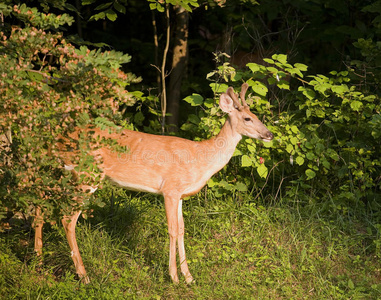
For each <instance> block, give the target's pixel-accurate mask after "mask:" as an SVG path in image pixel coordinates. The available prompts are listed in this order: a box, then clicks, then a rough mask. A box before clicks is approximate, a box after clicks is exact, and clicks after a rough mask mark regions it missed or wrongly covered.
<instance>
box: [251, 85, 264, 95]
mask: <svg viewBox="0 0 381 300" xmlns="http://www.w3.org/2000/svg"><path fill="white" fill-rule="evenodd" d="M251 87H252V89H253V91H254V92H256V93H257V94H258V95H261V96H266V95H267V92H268V89H267V86H266V85H265V84H264V83H263V82H260V81H254V82H253V84H251Z"/></svg>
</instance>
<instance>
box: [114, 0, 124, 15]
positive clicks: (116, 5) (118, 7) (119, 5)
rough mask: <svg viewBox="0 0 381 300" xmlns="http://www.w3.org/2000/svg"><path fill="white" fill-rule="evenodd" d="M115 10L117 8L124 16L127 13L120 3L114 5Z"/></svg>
mask: <svg viewBox="0 0 381 300" xmlns="http://www.w3.org/2000/svg"><path fill="white" fill-rule="evenodd" d="M114 8H115V9H116V10H117V11H118V12H120V13H122V14H125V13H126V8H125V7H124V6H123V5H121V4H120V3H118V2H115V3H114Z"/></svg>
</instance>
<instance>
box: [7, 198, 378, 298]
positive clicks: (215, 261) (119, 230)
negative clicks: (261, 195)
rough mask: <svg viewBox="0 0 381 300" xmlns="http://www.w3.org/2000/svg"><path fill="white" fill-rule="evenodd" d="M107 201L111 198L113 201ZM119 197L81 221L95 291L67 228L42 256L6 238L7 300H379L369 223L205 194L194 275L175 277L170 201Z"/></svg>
mask: <svg viewBox="0 0 381 300" xmlns="http://www.w3.org/2000/svg"><path fill="white" fill-rule="evenodd" d="M105 195H106V194H105ZM133 196H134V197H132V196H128V197H124V198H125V199H124V200H123V201H121V199H120V198H118V197H116V198H115V199H114V201H113V205H107V206H105V207H103V208H97V209H95V211H94V218H91V219H89V220H83V219H82V220H81V221H80V223H79V224H78V226H77V239H78V243H79V247H80V251H81V253H82V257H83V260H84V263H85V266H86V269H87V272H88V274H89V276H90V279H91V283H90V284H89V285H83V284H81V283H79V282H78V281H77V280H76V278H75V275H74V266H73V263H72V261H71V258H70V254H69V252H70V251H69V248H68V245H67V243H66V239H65V237H64V233H63V229H62V228H61V227H60V226H51V227H50V228H48V227H49V226H47V228H46V230H45V231H44V238H45V241H44V242H45V244H44V257H43V264H42V265H40V264H39V262H38V260H37V258H36V257H35V256H34V255H33V234H32V233H30V231H28V230H25V228H24V229H23V228H21V227H20V228H19V227H17V226H16V227H14V229H12V230H10V231H8V232H4V233H2V234H1V235H0V298H1V297H2V298H3V299H381V283H380V279H381V273H380V272H381V263H380V259H379V258H380V255H379V247H378V246H379V244H380V237H379V235H377V231H375V228H377V225H375V226H374V225H373V223H372V222H373V221H372V219H371V217H370V216H367V215H366V214H364V213H362V214H360V215H354V214H352V215H349V214H348V213H346V214H344V213H339V212H336V213H332V214H330V215H327V214H325V215H323V214H322V213H321V211H319V206H318V205H316V204H315V205H312V204H304V205H301V204H300V203H298V202H294V203H290V202H288V203H282V202H273V203H271V204H270V205H266V207H264V206H261V205H260V204H254V203H250V201H249V200H248V199H245V198H243V197H242V195H241V196H239V197H238V196H237V197H235V199H232V198H228V197H226V198H218V199H216V198H214V197H213V196H211V195H207V196H206V197H205V195H202V194H200V196H198V197H194V198H192V199H190V200H187V201H185V203H184V218H185V222H186V249H187V256H188V261H189V268H190V270H191V272H192V274H193V276H194V278H195V279H196V282H195V283H193V284H191V285H186V284H185V282H184V280H183V279H184V278H183V277H180V280H181V283H180V284H178V285H175V284H173V283H172V282H171V281H170V278H169V276H168V275H167V274H168V266H167V264H168V244H169V241H168V234H167V225H166V219H165V212H164V206H163V203H162V200H161V199H160V198H159V197H154V196H149V195H138V196H137V197H136V195H133Z"/></svg>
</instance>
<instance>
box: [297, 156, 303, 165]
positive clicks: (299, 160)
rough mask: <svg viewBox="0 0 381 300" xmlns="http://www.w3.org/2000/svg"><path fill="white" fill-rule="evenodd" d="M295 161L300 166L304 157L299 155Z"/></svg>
mask: <svg viewBox="0 0 381 300" xmlns="http://www.w3.org/2000/svg"><path fill="white" fill-rule="evenodd" d="M295 161H296V163H297V164H298V165H299V166H301V165H303V164H304V158H303V157H301V156H298V157H297V158H296V159H295Z"/></svg>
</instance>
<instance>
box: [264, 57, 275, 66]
mask: <svg viewBox="0 0 381 300" xmlns="http://www.w3.org/2000/svg"><path fill="white" fill-rule="evenodd" d="M263 61H265V62H267V63H269V64H272V65H273V64H274V63H275V62H274V61H273V60H272V59H271V58H264V59H263Z"/></svg>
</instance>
